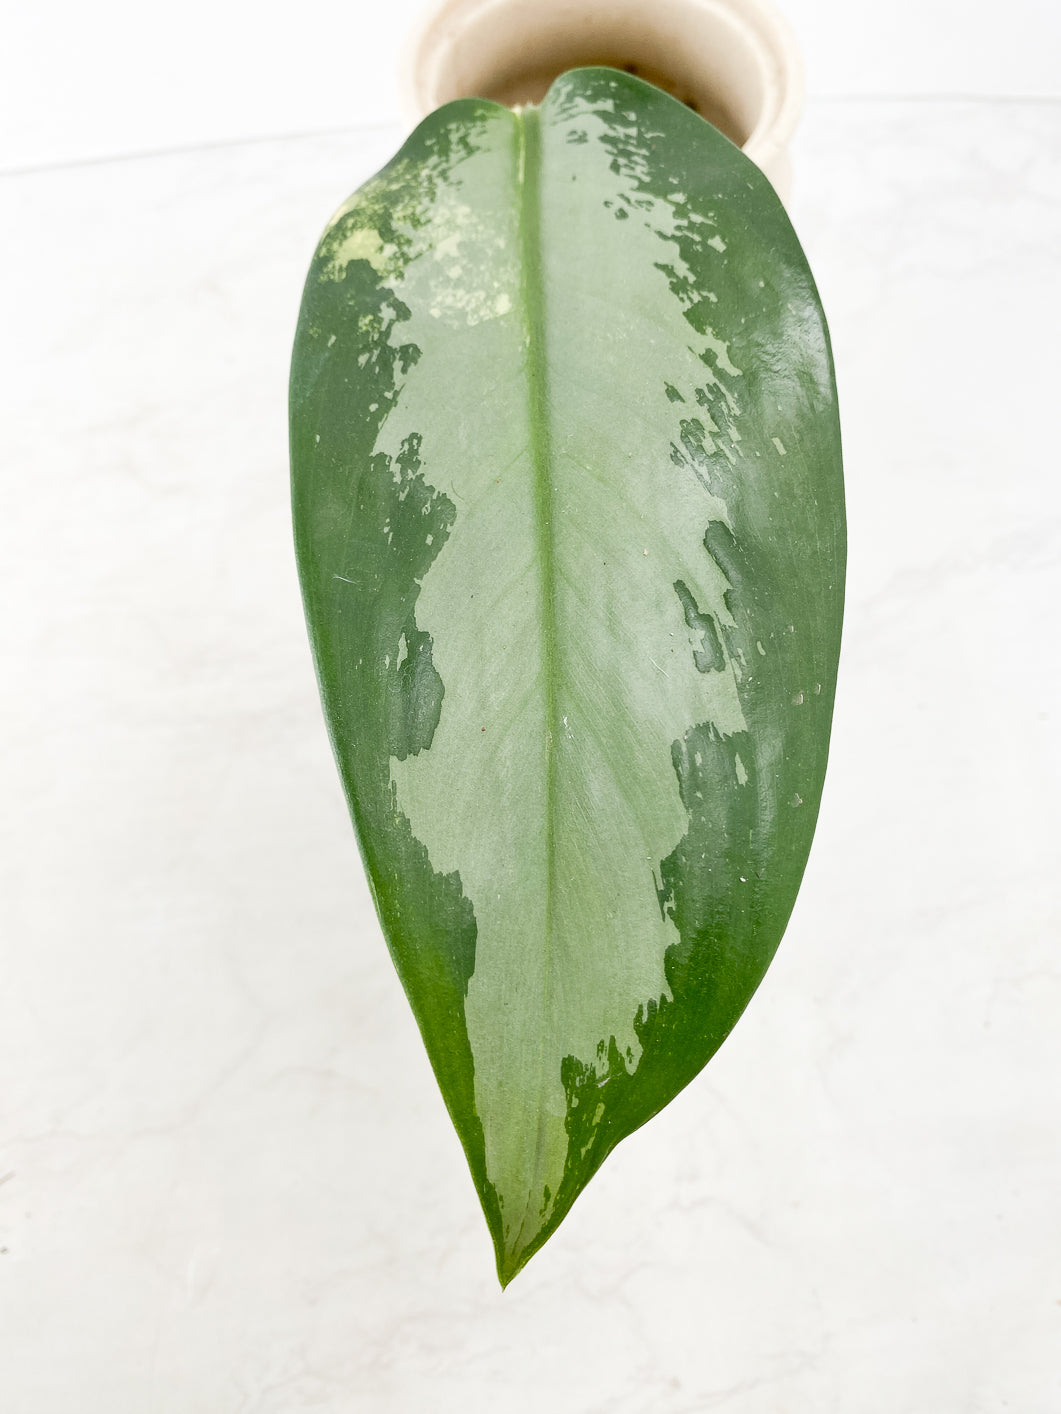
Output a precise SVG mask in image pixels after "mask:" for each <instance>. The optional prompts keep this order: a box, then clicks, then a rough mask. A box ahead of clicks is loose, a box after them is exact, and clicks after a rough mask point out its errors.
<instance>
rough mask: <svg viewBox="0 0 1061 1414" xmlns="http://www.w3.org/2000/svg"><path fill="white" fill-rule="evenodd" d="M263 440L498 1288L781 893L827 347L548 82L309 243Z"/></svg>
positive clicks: (766, 957) (803, 726)
mask: <svg viewBox="0 0 1061 1414" xmlns="http://www.w3.org/2000/svg"><path fill="white" fill-rule="evenodd" d="M291 428H292V434H291V435H292V463H293V486H294V508H295V524H296V537H297V546H298V557H299V566H300V572H301V576H302V583H303V591H304V596H305V602H306V609H307V616H308V620H309V626H310V631H311V636H312V640H313V646H314V651H315V654H316V661H317V666H318V673H319V678H320V684H321V691H322V695H323V699H324V705H325V710H326V714H327V718H328V722H329V725H330V730H331V733H332V739H333V743H334V747H335V752H336V756H337V759H338V762H339V767H340V770H341V773H342V777H343V781H344V784H345V787H346V791H347V795H348V798H349V801H350V806H351V810H352V813H353V817H354V821H355V825H356V829H357V833H358V838H359V840H360V844H361V849H362V853H363V856H364V860H365V865H366V868H367V871H368V877H369V879H370V881H371V885H372V889H373V893H374V896H375V899H376V903H377V906H378V909H379V914H380V918H381V920H382V923H383V928H384V931H385V933H386V936H387V939H388V943H389V946H390V949H391V953H392V955H393V958H394V962H395V965H396V967H397V969H398V972H399V974H400V976H401V979H402V982H403V984H404V986H405V989H406V992H407V993H408V996H409V999H410V1002H411V1003H412V1006H413V1009H414V1011H415V1013H416V1017H417V1021H418V1022H419V1025H420V1029H421V1032H422V1034H423V1037H424V1041H425V1043H426V1046H427V1049H428V1052H429V1054H430V1057H431V1061H432V1064H433V1066H434V1068H435V1072H436V1074H437V1076H438V1080H439V1083H440V1085H441V1087H442V1091H443V1094H444V1095H445V1098H446V1103H447V1104H448V1106H449V1109H450V1113H451V1115H452V1116H453V1120H454V1123H455V1124H456V1127H457V1129H458V1132H459V1133H460V1137H461V1140H462V1142H463V1144H464V1148H465V1151H466V1153H467V1156H468V1161H469V1163H470V1166H471V1170H472V1174H473V1176H474V1179H475V1183H476V1186H477V1189H478V1192H479V1195H480V1198H481V1200H482V1204H483V1208H484V1210H485V1213H486V1217H487V1220H488V1222H489V1225H490V1229H491V1232H492V1234H493V1238H494V1243H495V1248H496V1253H497V1263H498V1271H499V1275H500V1277H501V1280H502V1281H503V1282H505V1281H507V1280H509V1279H510V1278H511V1277H512V1276H513V1275H514V1273H515V1272H516V1271H518V1270H519V1268H520V1267H521V1266H522V1265H523V1263H524V1262H526V1260H527V1258H528V1257H529V1256H530V1255H531V1253H532V1252H534V1251H535V1249H536V1248H537V1247H539V1246H540V1245H541V1243H542V1242H543V1241H544V1240H545V1238H546V1237H547V1236H548V1235H549V1233H550V1232H551V1231H552V1230H553V1229H554V1228H555V1227H556V1225H557V1224H558V1223H559V1222H560V1220H561V1219H562V1218H563V1216H564V1214H565V1213H566V1212H567V1211H568V1209H569V1208H570V1206H571V1204H572V1202H573V1201H574V1199H575V1198H576V1197H577V1195H578V1193H579V1192H580V1191H581V1189H582V1188H583V1187H584V1185H585V1184H586V1182H587V1181H588V1179H589V1177H590V1176H591V1175H592V1174H593V1172H594V1171H595V1170H596V1168H597V1167H598V1166H599V1165H600V1163H601V1162H602V1160H603V1159H604V1157H605V1156H606V1155H607V1153H608V1152H609V1150H611V1149H612V1148H613V1147H614V1145H615V1144H616V1143H617V1142H618V1141H619V1140H620V1139H622V1138H623V1137H624V1136H625V1135H627V1134H629V1133H630V1132H631V1130H633V1129H635V1128H636V1127H637V1126H638V1125H640V1124H642V1123H643V1122H644V1121H645V1120H646V1119H648V1118H649V1117H650V1116H651V1115H652V1114H654V1113H655V1112H656V1111H657V1110H659V1109H660V1108H661V1107H662V1106H663V1105H665V1104H666V1103H667V1101H668V1100H669V1099H671V1098H672V1096H673V1095H674V1094H675V1093H676V1092H677V1091H678V1090H679V1089H681V1087H682V1086H684V1085H685V1084H686V1083H687V1082H688V1081H689V1080H690V1079H691V1078H692V1077H693V1076H694V1075H695V1074H696V1073H697V1071H698V1070H699V1069H700V1068H701V1067H702V1066H703V1065H704V1063H705V1062H706V1061H707V1059H708V1058H709V1057H710V1056H711V1054H712V1053H713V1052H714V1051H715V1050H716V1049H717V1047H718V1046H719V1045H720V1044H721V1042H722V1041H723V1039H724V1038H725V1037H726V1035H727V1034H728V1033H729V1031H730V1029H731V1028H732V1026H733V1025H734V1023H735V1021H736V1020H737V1018H738V1017H739V1015H740V1013H741V1011H742V1010H743V1008H744V1006H745V1005H746V1003H747V1001H748V999H749V998H750V996H751V995H752V993H753V991H754V990H755V988H756V986H757V985H758V983H759V981H760V979H761V978H762V975H763V973H764V971H765V969H766V967H767V965H768V964H769V962H770V959H771V957H772V956H773V953H774V951H775V949H776V947H777V944H778V941H779V939H780V937H781V933H782V931H783V929H784V927H785V924H786V922H787V919H788V916H789V913H790V911H791V908H792V905H793V902H794V899H795V896H796V890H797V888H798V886H799V882H800V878H801V876H802V872H803V868H804V865H805V862H806V858H807V852H808V849H809V847H810V842H811V835H812V832H813V828H814V821H815V817H816V814H817V810H818V802H819V797H820V794H821V789H822V780H823V775H824V771H825V762H826V754H827V749H828V739H829V726H830V718H831V713H832V703H833V691H834V685H835V674H836V663H837V655H838V650H839V639H840V622H841V612H842V600H843V573H844V519H843V494H842V484H841V469H840V443H839V430H838V423H837V414H836V400H835V391H834V385H833V376H832V367H831V361H830V354H829V347H828V337H827V334H826V329H825V324H824V320H823V317H822V313H821V309H820V305H819V302H818V298H817V294H816V292H815V288H814V284H813V281H812V279H811V276H810V272H809V270H808V268H807V265H806V261H805V260H804V257H803V255H802V252H801V251H800V248H799V245H798V243H797V241H796V239H795V236H794V235H793V232H792V229H791V226H790V225H789V223H788V220H787V218H786V217H785V214H784V212H783V211H782V209H781V206H780V204H779V202H778V201H777V198H776V197H775V196H774V194H773V192H772V191H771V189H770V187H769V186H768V184H767V182H766V181H765V179H764V178H763V177H762V176H761V175H760V174H759V172H758V171H757V170H756V169H755V168H754V167H753V166H752V164H751V163H750V162H749V161H747V159H745V158H744V157H743V155H742V154H741V153H740V152H739V151H738V150H737V149H736V148H735V147H733V146H732V145H731V144H730V143H729V142H728V141H727V140H726V139H725V138H723V137H722V136H721V135H720V134H718V133H717V132H716V131H715V130H714V129H713V128H711V127H709V126H708V125H707V124H706V123H704V122H703V121H702V120H701V119H700V118H699V117H697V116H696V115H695V114H694V113H692V112H690V111H689V110H687V109H685V108H683V107H682V106H681V105H680V104H678V103H676V102H675V101H674V100H673V99H671V98H669V97H667V96H666V95H665V94H663V93H661V92H659V91H657V90H656V89H653V88H651V87H649V86H648V85H646V84H643V83H641V82H640V81H638V80H636V79H633V78H630V77H628V76H626V75H625V74H620V73H616V72H614V71H612V70H606V69H589V70H581V71H576V72H574V73H571V74H568V75H565V76H564V77H563V78H562V79H561V80H559V81H558V82H557V83H556V84H555V85H554V87H553V89H552V91H551V93H550V94H549V96H548V98H547V99H546V101H545V103H544V104H543V105H542V107H541V108H540V109H533V108H528V109H525V110H523V111H522V112H518V111H517V112H512V111H510V110H508V109H506V108H502V107H499V106H497V105H495V104H492V103H488V102H484V101H478V100H468V101H463V102H460V103H456V104H451V105H449V106H447V107H446V108H443V109H440V110H439V111H438V112H437V113H435V114H433V115H432V116H431V117H430V118H429V119H427V121H426V122H424V123H423V124H422V125H421V126H420V127H419V128H418V129H417V131H416V132H415V133H414V134H413V135H412V137H411V138H410V139H409V141H408V142H407V143H406V145H405V147H404V148H403V149H402V150H401V152H400V153H399V154H398V156H397V157H396V158H395V159H394V161H393V162H391V163H390V165H389V166H388V167H386V168H384V170H383V171H382V172H381V173H379V175H378V176H377V177H375V178H374V179H373V180H372V181H370V182H369V183H368V184H367V185H366V186H365V187H363V188H362V189H361V190H360V191H359V192H358V193H356V195H355V196H353V197H352V198H351V199H350V200H349V201H348V202H347V203H346V204H345V205H344V206H343V207H342V208H341V209H340V210H339V212H338V213H337V215H336V216H335V217H334V219H333V220H332V222H331V224H330V226H329V227H328V229H327V231H326V233H325V235H324V237H323V238H322V240H321V243H320V246H319V248H318V250H317V254H316V257H315V259H314V262H313V265H312V268H311V270H310V274H309V279H308V283H307V286H306V292H305V297H304V301H303V306H302V313H301V318H300V322H299V326H298V334H297V339H296V345H295V354H294V363H293V368H292V381H291ZM425 1181H426V1180H425Z"/></svg>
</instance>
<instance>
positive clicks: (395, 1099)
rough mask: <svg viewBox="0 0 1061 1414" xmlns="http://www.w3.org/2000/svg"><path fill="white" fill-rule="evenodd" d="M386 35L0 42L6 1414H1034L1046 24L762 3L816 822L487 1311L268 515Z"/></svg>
mask: <svg viewBox="0 0 1061 1414" xmlns="http://www.w3.org/2000/svg"><path fill="white" fill-rule="evenodd" d="M414 10H415V6H414V5H413V4H412V3H411V0H390V3H388V4H387V5H385V6H381V7H379V9H378V10H377V9H376V8H375V7H371V8H370V7H369V6H367V5H364V4H354V5H351V4H347V5H345V6H338V5H335V4H331V3H327V0H312V3H303V4H302V5H301V6H299V7H297V8H295V7H290V8H287V9H283V8H275V9H269V8H268V7H262V6H255V7H251V6H249V5H243V6H239V5H236V4H234V3H232V0H214V3H211V4H210V5H207V4H205V3H203V0H194V3H188V4H185V5H183V6H182V7H181V8H180V9H173V10H159V9H158V8H157V7H156V8H152V7H150V6H144V5H142V4H137V5H133V4H131V3H118V0H105V3H101V4H96V5H94V6H85V5H76V6H75V5H73V4H63V3H60V2H59V0H50V3H45V4H41V5H39V6H37V7H32V8H31V7H28V6H20V7H18V8H17V9H14V8H12V10H11V12H10V13H9V14H7V15H6V16H5V19H4V26H3V30H4V36H5V49H4V54H3V58H2V60H0V64H2V72H0V102H2V104H3V109H2V114H3V116H2V120H0V141H2V150H0V169H2V170H3V171H4V172H6V174H7V175H5V176H4V177H3V178H2V179H0V229H2V230H3V232H4V237H3V262H2V267H0V340H2V345H0V352H2V360H3V367H2V382H0V399H2V401H3V421H2V426H3V438H2V441H0V447H2V453H0V456H2V483H0V484H2V489H3V514H2V516H0V592H2V594H3V605H4V611H3V614H2V615H0V694H2V696H0V712H2V718H0V742H2V746H0V753H2V754H0V968H2V974H0V1076H2V1082H0V1407H2V1408H3V1409H4V1411H5V1414H7V1411H11V1414H73V1411H76V1412H77V1414H296V1412H297V1414H302V1411H314V1414H352V1411H357V1414H362V1411H364V1414H376V1411H386V1412H387V1414H391V1411H393V1414H421V1411H431V1414H435V1411H450V1410H454V1411H456V1410H458V1409H460V1410H462V1411H491V1414H492V1411H500V1414H509V1411H511V1412H512V1414H524V1411H526V1414H531V1411H534V1414H538V1411H540V1410H541V1409H543V1408H545V1409H548V1410H551V1411H556V1414H699V1411H704V1410H725V1411H727V1414H730V1412H731V1411H732V1414H905V1412H906V1411H916V1414H1000V1411H1005V1410H1012V1411H1019V1414H1057V1411H1058V1410H1061V1207H1059V1201H1058V1195H1059V1193H1061V1096H1059V1090H1061V1024H1059V1023H1061V961H1059V952H1058V938H1059V933H1061V907H1059V889H1058V882H1057V876H1058V857H1059V848H1058V846H1059V843H1061V827H1059V811H1058V793H1059V787H1061V747H1059V744H1058V743H1059V741H1061V721H1059V710H1058V697H1059V691H1061V668H1059V666H1058V663H1059V659H1058V627H1057V625H1058V606H1059V604H1061V489H1059V486H1061V481H1059V477H1058V455H1059V453H1058V446H1059V442H1058V431H1057V428H1058V421H1057V407H1058V394H1057V388H1058V385H1059V382H1061V376H1059V375H1061V359H1059V354H1058V339H1057V332H1056V331H1057V328H1058V325H1059V322H1061V279H1059V270H1058V266H1059V260H1061V8H1059V7H1057V6H1055V5H1054V4H1053V3H1047V0H1015V2H1014V3H1012V4H1009V5H1007V6H1006V7H1004V8H1002V9H992V10H989V9H988V8H987V7H985V6H980V5H976V4H959V3H957V0H953V2H952V0H895V3H891V4H889V5H881V4H879V3H874V4H870V3H868V0H843V3H841V2H840V0H817V3H815V2H814V0H789V3H788V4H787V5H786V13H787V14H788V17H789V19H790V21H791V23H792V25H793V28H794V29H795V31H796V34H797V36H798V37H799V39H800V42H801V44H802V47H803V49H804V53H805V58H806V64H807V73H808V93H809V97H808V108H807V113H806V116H805V119H804V122H803V124H802V126H801V129H800V133H799V136H798V139H797V142H796V145H795V151H794V157H795V169H796V173H795V175H796V192H795V201H794V206H793V217H794V220H795V223H796V226H797V229H798V230H799V232H800V235H801V237H802V239H803V241H804V244H805V247H806V249H807V251H808V254H809V256H810V259H811V263H812V265H813V267H814V269H815V272H816V275H817V278H818V281H819V284H820V287H821V291H822V295H823V298H824V300H825V304H826V308H827V312H828V314H829V316H830V322H831V327H832V332H833V338H834V345H835V350H836V356H837V367H838V379H839V385H840V393H841V402H842V410H843V419H844V432H845V446H846V461H847V474H848V484H849V497H850V504H849V510H850V532H851V570H850V578H849V611H848V618H847V627H846V640H845V649H844V662H843V676H842V683H841V691H840V695H839V698H838V703H837V719H836V730H835V734H834V750H833V759H832V765H831V773H830V778H829V781H828V784H827V788H826V794H825V800H824V805H823V811H822V816H821V823H820V827H819V833H818V838H817V841H816V844H815V849H814V852H813V855H812V859H811V864H810V867H809V870H808V874H807V879H806V883H805V887H804V890H803V893H802V894H801V897H800V901H799V903H798V905H797V909H796V913H795V915H794V917H793V921H792V924H791V927H790V929H789V933H788V935H787V937H786V940H785V942H784V944H783V946H782V949H781V952H780V953H779V955H778V959H777V961H776V963H775V965H774V967H773V968H772V969H771V972H770V974H769V975H768V978H767V980H766V982H765V983H764V985H763V987H762V988H761V990H760V992H759V994H758V995H757V997H756V998H755V1000H754V1002H753V1004H752V1006H751V1007H750V1008H749V1011H748V1013H747V1015H746V1016H745V1017H744V1018H743V1020H742V1021H741V1023H740V1025H739V1026H738V1028H737V1030H736V1031H735V1033H734V1035H733V1037H732V1038H731V1039H730V1040H729V1041H728V1042H727V1044H726V1046H725V1047H724V1048H723V1050H722V1051H721V1052H720V1054H719V1055H718V1057H716V1059H715V1060H714V1061H713V1062H712V1064H711V1066H710V1067H709V1069H708V1070H707V1071H706V1072H705V1073H704V1075H703V1076H701V1077H700V1079H699V1080H698V1081H697V1082H696V1083H694V1084H693V1085H692V1086H690V1087H689V1089H688V1090H687V1091H686V1092H685V1093H684V1094H683V1095H682V1096H681V1097H679V1099H678V1100H677V1101H675V1103H674V1104H673V1105H672V1106H671V1107H670V1108H669V1109H668V1110H667V1111H666V1112H665V1113H664V1114H663V1115H661V1116H660V1117H659V1118H658V1119H656V1120H655V1121H653V1123H652V1124H651V1125H649V1126H647V1127H646V1128H645V1129H644V1130H642V1131H641V1132H640V1133H639V1134H637V1135H635V1136H634V1137H632V1138H631V1139H630V1140H628V1141H627V1142H626V1143H625V1144H624V1145H623V1146H622V1147H621V1148H620V1150H619V1151H617V1153H616V1154H615V1155H614V1156H613V1157H612V1158H611V1159H610V1160H609V1162H608V1163H607V1165H606V1166H605V1168H604V1169H603V1170H602V1172H601V1173H600V1175H598V1177H597V1178H596V1179H595V1180H594V1182H593V1184H592V1185H591V1186H590V1188H589V1190H587V1192H586V1194H585V1195H584V1196H583V1197H582V1198H581V1199H580V1200H579V1203H578V1205H577V1206H576V1208H575V1210H574V1211H573V1212H572V1214H571V1215H570V1216H569V1218H568V1219H567V1220H566V1222H565V1223H564V1225H563V1227H562V1229H561V1230H560V1231H559V1232H558V1233H557V1235H556V1236H555V1237H554V1238H553V1239H552V1240H551V1242H550V1243H549V1244H548V1246H547V1247H546V1248H545V1249H544V1250H543V1251H542V1252H541V1253H540V1254H539V1255H538V1256H537V1257H535V1258H534V1260H533V1261H532V1263H531V1265H530V1266H529V1267H528V1268H527V1270H526V1271H525V1272H524V1273H523V1274H522V1275H521V1276H520V1277H519V1278H518V1279H517V1281H516V1282H515V1283H514V1284H513V1286H512V1287H511V1288H510V1289H509V1290H508V1291H507V1292H506V1293H505V1294H504V1295H503V1296H502V1295H501V1294H500V1293H499V1292H498V1290H497V1286H496V1282H495V1279H494V1277H493V1273H492V1265H491V1255H490V1250H489V1243H488V1241H487V1237H486V1231H485V1226H484V1224H483V1223H482V1220H481V1218H480V1216H479V1213H478V1208H477V1203H476V1200H475V1197H474V1193H473V1190H472V1187H471V1184H470V1181H469V1180H468V1177H467V1173H466V1171H465V1168H464V1163H463V1158H462V1155H461V1153H460V1149H459V1145H458V1143H457V1141H456V1138H455V1136H454V1135H453V1132H452V1130H451V1128H450V1126H449V1122H448V1119H447V1117H446V1114H445V1110H444V1106H443V1104H442V1102H441V1100H440V1098H439V1096H438V1094H437V1091H436V1090H435V1087H434V1083H433V1080H432V1077H431V1075H430V1071H429V1068H428V1066H427V1063H426V1060H425V1059H424V1056H423V1053H422V1050H421V1048H420V1045H419V1040H418V1037H417V1035H416V1031H415V1027H414V1025H413V1023H412V1020H411V1018H410V1016H409V1014H408V1010H407V1007H406V1005H405V1002H404V998H403V997H402V995H401V991H400V988H399V986H398V984H397V982H396V980H395V978H394V975H393V972H392V970H391V968H390V964H389V960H388V958H387V956H386V951H385V948H384V945H383V943H382V940H381V938H380V936H379V932H378V928H377V925H376V923H375V919H374V915H373V913H372V910H371V905H370V902H369V899H368V895H367V891H366V889H365V886H364V883H363V880H362V877H361V873H360V867H359V863H358V858H357V852H356V848H355V846H354V843H353V840H352V837H351V833H350V829H349V825H348V822H347V819H346V813H345V808H344V805H343V802H342V799H341V795H340V792H339V787H338V783H337V780H336V777H335V773H334V769H333V767H332V764H331V760H330V755H329V751H328V746H327V742H326V739H325V734H324V730H323V726H322V723H321V719H320V712H319V707H318V704H317V701H316V694H315V687H314V683H313V677H312V669H311V666H310V662H309V655H308V651H307V648H306V643H305V635H304V630H303V626H302V622H301V608H300V604H299V599H298V591H297V585H296V580H295V574H294V568H293V562H292V554H291V549H290V533H289V527H288V512H287V501H286V413H285V385H286V365H287V358H288V351H289V347H290V338H291V334H292V330H293V325H294V318H295V313H296V310H297V305H298V300H299V296H300V292H301V282H302V278H303V274H304V270H305V267H306V264H307V262H308V259H309V255H310V253H311V251H312V248H313V245H314V242H315V239H316V236H317V234H318V232H319V229H320V227H321V225H322V224H323V222H324V220H325V219H326V217H327V215H328V214H329V213H330V212H331V211H332V210H333V209H334V207H335V206H336V205H337V204H338V202H339V201H340V200H342V199H343V197H345V195H346V194H347V193H348V192H349V191H350V190H351V189H352V188H353V187H354V186H356V185H357V184H358V183H359V182H360V181H362V180H363V179H364V178H365V177H366V176H367V175H368V174H369V173H370V172H371V171H372V170H374V169H375V167H377V166H378V165H380V164H381V163H382V162H383V161H384V160H385V159H386V158H387V157H388V156H389V155H390V153H391V152H392V151H393V150H394V148H395V147H396V146H397V144H398V142H399V141H400V137H401V132H400V129H399V127H398V126H397V112H396V105H395V102H394V83H393V69H394V64H395V62H396V56H397V52H398V48H399V44H400V40H401V38H402V36H403V34H404V32H405V30H406V29H407V27H408V24H409V22H410V20H411V18H412V15H413V13H414ZM313 134H316V136H313Z"/></svg>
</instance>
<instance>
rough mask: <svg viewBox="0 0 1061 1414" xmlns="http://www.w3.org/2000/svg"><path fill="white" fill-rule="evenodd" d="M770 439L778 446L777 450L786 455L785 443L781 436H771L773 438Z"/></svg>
mask: <svg viewBox="0 0 1061 1414" xmlns="http://www.w3.org/2000/svg"><path fill="white" fill-rule="evenodd" d="M770 441H771V442H773V444H774V446H775V447H776V448H777V450H778V451H779V452H780V453H781V455H782V456H784V455H785V444H784V443H783V442H782V440H781V438H780V437H771V438H770Z"/></svg>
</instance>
